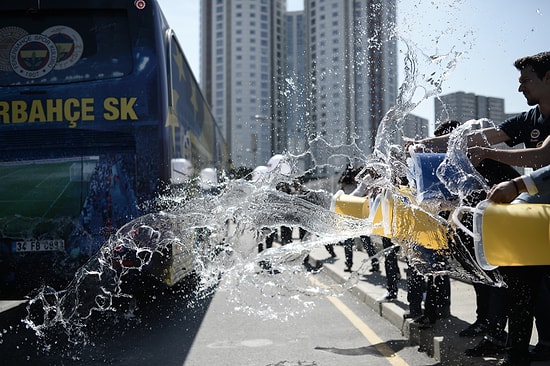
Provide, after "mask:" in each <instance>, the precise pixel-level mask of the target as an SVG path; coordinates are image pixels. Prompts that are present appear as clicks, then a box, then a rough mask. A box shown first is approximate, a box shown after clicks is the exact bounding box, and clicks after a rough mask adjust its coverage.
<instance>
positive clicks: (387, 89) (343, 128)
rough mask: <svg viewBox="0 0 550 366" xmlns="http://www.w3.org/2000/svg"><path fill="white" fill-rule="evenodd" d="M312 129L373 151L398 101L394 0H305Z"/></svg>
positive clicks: (314, 133)
mask: <svg viewBox="0 0 550 366" xmlns="http://www.w3.org/2000/svg"><path fill="white" fill-rule="evenodd" d="M304 11H305V15H306V16H305V19H306V32H307V41H308V51H309V52H308V67H309V70H308V72H309V74H308V84H307V87H309V92H308V100H309V101H310V105H309V109H308V112H309V127H310V133H311V134H312V135H317V136H322V137H324V138H326V139H327V140H329V141H330V142H331V143H332V144H349V143H353V142H355V143H357V145H358V146H359V148H360V149H361V150H362V151H364V152H365V153H369V152H370V151H372V148H373V146H374V138H375V136H376V132H377V130H378V125H379V123H380V121H381V120H382V118H383V116H384V114H385V113H386V112H387V111H388V110H389V108H390V107H391V106H392V105H393V103H395V100H396V96H397V82H398V80H397V44H396V39H395V37H393V36H392V35H393V31H394V26H395V21H396V1H395V0H355V1H340V0H306V1H305V10H304Z"/></svg>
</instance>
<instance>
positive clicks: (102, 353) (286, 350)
mask: <svg viewBox="0 0 550 366" xmlns="http://www.w3.org/2000/svg"><path fill="white" fill-rule="evenodd" d="M269 276H270V275H267V276H265V277H262V278H263V279H264V280H265V281H269V278H270V277H269ZM272 276H277V274H273V275H272ZM311 277H312V278H313V281H319V282H316V283H315V284H316V285H319V286H323V285H325V284H326V285H332V284H333V283H332V282H331V280H330V279H329V278H328V277H327V276H326V275H324V274H322V273H320V274H317V275H314V276H311ZM260 287H261V286H260ZM243 291H249V293H243V294H241V295H242V298H243V299H247V300H246V301H247V303H246V304H243V303H241V304H236V303H235V302H233V301H229V296H230V294H229V292H228V291H226V290H218V291H216V292H215V294H213V295H212V296H209V297H207V298H204V299H200V300H199V299H196V298H195V297H193V296H189V295H188V294H187V295H186V294H185V292H179V293H164V294H162V293H157V294H150V295H149V296H145V297H142V298H140V299H139V301H138V302H137V308H135V309H133V310H132V311H128V310H127V311H125V312H124V311H121V312H118V313H106V314H101V315H96V316H94V317H93V319H91V320H90V321H89V322H88V323H87V325H86V327H85V332H86V335H87V337H88V338H87V341H86V342H87V343H86V344H84V342H83V341H82V340H81V341H79V342H78V343H77V344H71V343H69V342H67V340H66V337H64V336H62V332H60V331H58V332H55V331H54V332H49V333H47V334H46V335H45V337H44V338H37V336H36V334H35V333H34V332H33V331H31V330H30V329H27V328H26V327H25V325H24V324H23V323H21V318H22V317H24V316H25V314H26V311H25V309H24V307H21V308H19V311H15V312H11V316H10V317H3V318H2V323H1V324H0V325H1V328H0V330H1V331H2V336H1V337H0V342H1V343H0V360H2V362H1V363H2V365H26V364H28V365H155V364H158V365H168V366H169V365H186V366H195V365H196V366H199V365H200V366H203V365H215V366H218V365H231V366H233V365H254V366H268V365H269V366H274V365H277V366H298V365H302V366H325V365H326V366H333V365H346V366H348V365H349V366H353V365H365V364H368V365H373V366H376V365H400V366H401V365H403V366H404V365H414V366H419V365H433V364H434V363H435V361H434V360H433V359H431V358H429V357H428V356H427V355H426V354H425V353H422V352H418V347H417V346H414V345H410V343H409V341H408V340H407V339H406V338H405V337H403V336H402V335H401V334H400V332H399V330H398V329H396V328H395V327H394V326H392V325H391V324H390V323H389V322H388V321H387V320H385V319H384V318H382V317H380V316H379V315H378V314H377V313H376V312H374V311H373V310H371V309H370V308H369V307H367V306H365V304H364V303H361V302H358V301H357V299H356V298H355V297H353V295H351V294H350V293H349V292H348V291H344V292H343V293H342V294H341V295H340V296H338V297H330V296H324V295H322V296H314V297H312V298H310V299H308V300H307V301H306V303H304V302H297V303H296V305H295V306H296V308H288V306H289V305H288V302H286V301H283V302H281V301H279V300H277V299H274V301H273V302H272V303H269V302H268V301H267V302H266V300H265V299H263V298H262V300H261V301H259V299H258V301H257V302H255V301H254V300H253V299H254V298H257V296H258V294H257V293H255V290H254V289H252V288H247V289H246V288H245V289H243ZM126 305H127V304H126ZM239 306H240V307H241V309H236V308H237V307H239ZM247 306H248V307H249V309H248V311H247V310H243V309H244V308H246V307H247ZM284 306H287V308H282V307H284ZM256 310H258V311H256ZM270 310H271V313H270ZM285 314H286V315H287V316H284V315H285ZM281 315H283V316H281Z"/></svg>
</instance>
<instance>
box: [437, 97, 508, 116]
mask: <svg viewBox="0 0 550 366" xmlns="http://www.w3.org/2000/svg"><path fill="white" fill-rule="evenodd" d="M434 109H435V120H436V121H444V120H446V119H455V120H458V121H460V122H466V121H468V120H471V119H480V118H488V119H490V120H492V121H494V122H495V123H500V122H502V121H504V120H505V119H506V114H505V113H504V99H502V98H494V97H485V96H481V95H476V94H473V93H465V92H456V93H451V94H446V95H442V96H440V97H439V98H436V99H435V101H434ZM436 123H437V122H436Z"/></svg>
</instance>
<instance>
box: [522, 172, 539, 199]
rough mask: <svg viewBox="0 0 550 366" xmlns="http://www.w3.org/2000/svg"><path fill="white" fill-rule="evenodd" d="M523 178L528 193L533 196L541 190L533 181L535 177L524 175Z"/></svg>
mask: <svg viewBox="0 0 550 366" xmlns="http://www.w3.org/2000/svg"><path fill="white" fill-rule="evenodd" d="M520 178H521V179H522V180H523V183H524V184H525V188H527V193H529V194H530V195H531V196H532V195H535V194H537V193H539V190H538V189H537V185H536V184H535V182H534V181H533V178H531V176H530V175H522V176H521V177H520Z"/></svg>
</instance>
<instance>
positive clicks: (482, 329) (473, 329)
mask: <svg viewBox="0 0 550 366" xmlns="http://www.w3.org/2000/svg"><path fill="white" fill-rule="evenodd" d="M485 333H487V325H485V324H483V323H481V322H478V321H476V322H475V323H474V324H470V325H469V326H468V327H467V328H466V329H464V330H461V331H460V333H458V336H459V337H476V336H479V335H485Z"/></svg>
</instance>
